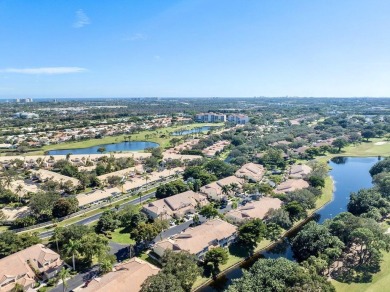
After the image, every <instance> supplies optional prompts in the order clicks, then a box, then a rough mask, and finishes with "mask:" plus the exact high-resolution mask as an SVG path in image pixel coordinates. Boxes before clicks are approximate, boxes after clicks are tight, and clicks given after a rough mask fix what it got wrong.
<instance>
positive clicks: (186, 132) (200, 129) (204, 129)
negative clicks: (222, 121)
mask: <svg viewBox="0 0 390 292" xmlns="http://www.w3.org/2000/svg"><path fill="white" fill-rule="evenodd" d="M212 128H215V127H213V126H203V127H198V128H193V129H191V130H183V131H176V132H173V133H172V136H182V135H189V134H194V133H203V132H207V131H209V130H211V129H212Z"/></svg>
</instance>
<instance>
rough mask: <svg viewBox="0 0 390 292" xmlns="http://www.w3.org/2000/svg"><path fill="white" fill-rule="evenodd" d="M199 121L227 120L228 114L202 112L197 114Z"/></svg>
mask: <svg viewBox="0 0 390 292" xmlns="http://www.w3.org/2000/svg"><path fill="white" fill-rule="evenodd" d="M195 119H196V121H198V122H210V123H214V122H226V115H224V114H216V113H200V114H197V115H196V116H195Z"/></svg>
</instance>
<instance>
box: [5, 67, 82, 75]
mask: <svg viewBox="0 0 390 292" xmlns="http://www.w3.org/2000/svg"><path fill="white" fill-rule="evenodd" d="M85 71H87V69H85V68H80V67H41V68H7V69H0V72H2V73H18V74H35V75H39V74H45V75H56V74H70V73H81V72H85Z"/></svg>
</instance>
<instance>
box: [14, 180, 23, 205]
mask: <svg viewBox="0 0 390 292" xmlns="http://www.w3.org/2000/svg"><path fill="white" fill-rule="evenodd" d="M22 190H23V187H22V185H21V184H18V185H17V187H16V189H15V191H16V194H17V195H18V198H19V202H20V200H21V198H22V196H21V195H20V193H21V191H22Z"/></svg>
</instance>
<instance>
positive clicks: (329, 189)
mask: <svg viewBox="0 0 390 292" xmlns="http://www.w3.org/2000/svg"><path fill="white" fill-rule="evenodd" d="M333 189H334V188H333V179H332V178H331V177H330V176H328V177H327V178H326V179H325V187H324V188H323V189H322V195H321V197H320V198H319V199H318V200H317V202H316V208H320V207H322V206H323V205H325V204H326V203H328V202H329V201H331V200H332V197H333Z"/></svg>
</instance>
